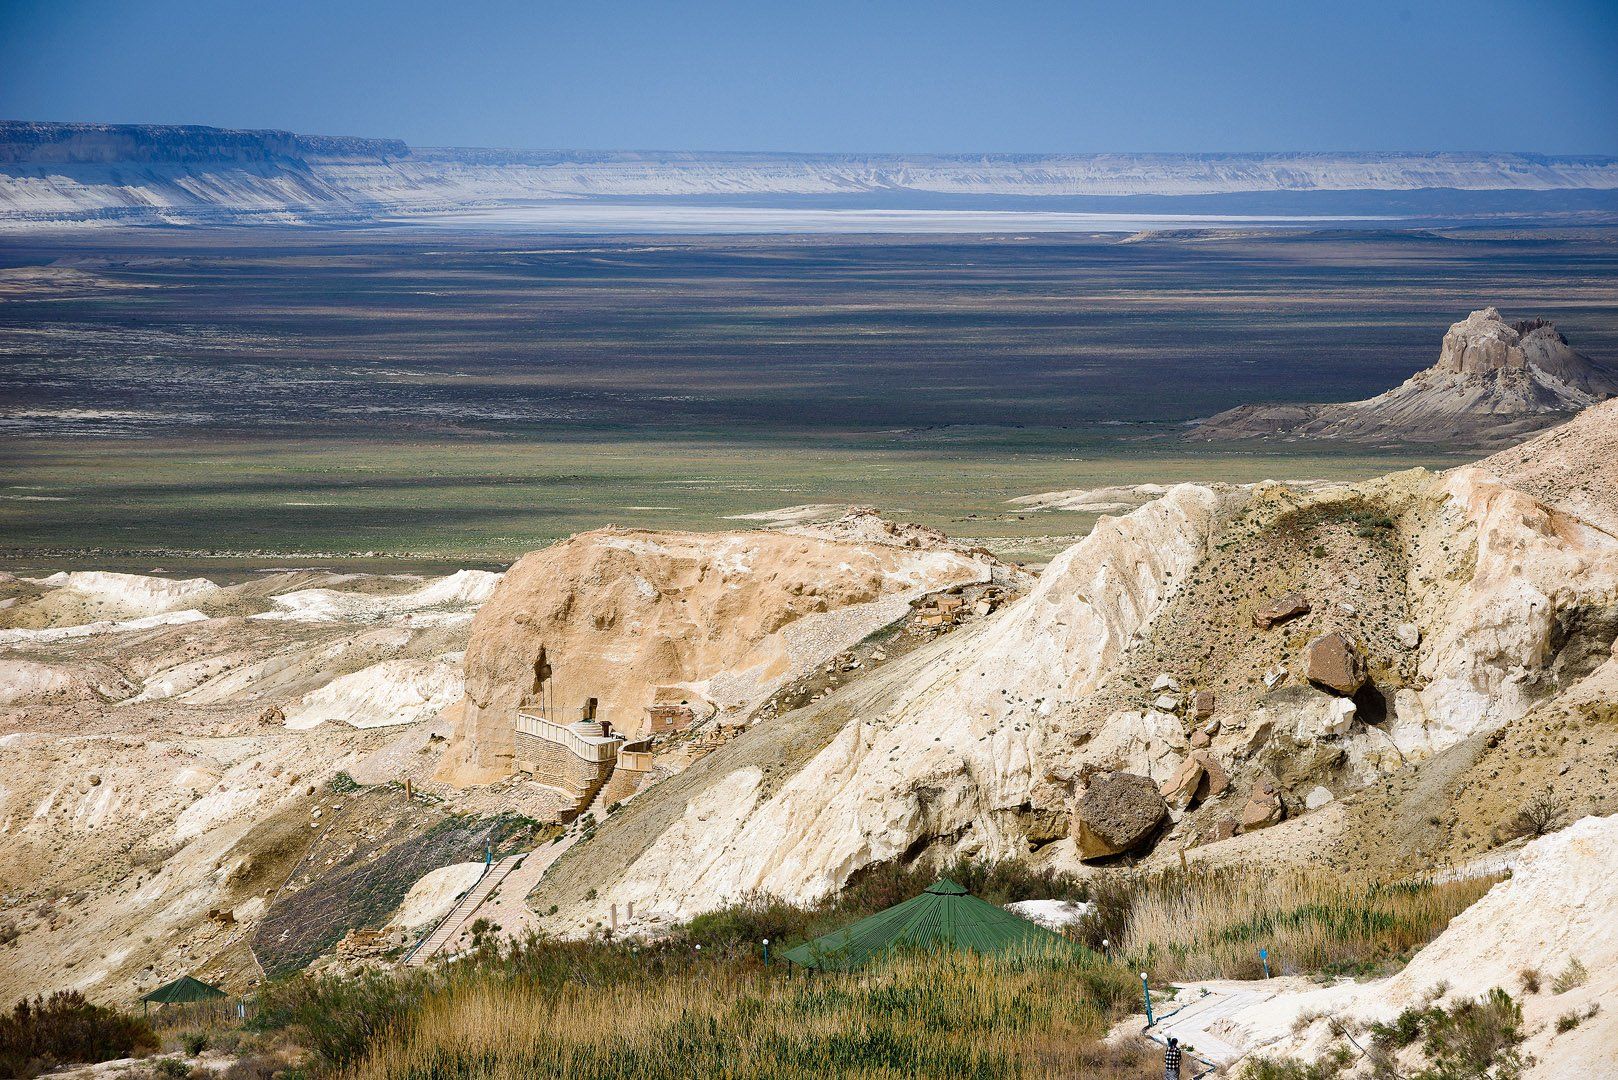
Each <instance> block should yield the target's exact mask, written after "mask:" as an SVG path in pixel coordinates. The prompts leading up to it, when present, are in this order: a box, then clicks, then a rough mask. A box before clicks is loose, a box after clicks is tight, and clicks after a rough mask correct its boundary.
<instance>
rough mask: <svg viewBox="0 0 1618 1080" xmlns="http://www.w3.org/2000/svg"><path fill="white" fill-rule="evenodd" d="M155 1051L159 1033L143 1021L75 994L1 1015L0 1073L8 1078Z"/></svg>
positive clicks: (56, 995)
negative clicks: (63, 1066) (94, 1003)
mask: <svg viewBox="0 0 1618 1080" xmlns="http://www.w3.org/2000/svg"><path fill="white" fill-rule="evenodd" d="M157 1046H158V1042H157V1034H156V1033H155V1032H154V1031H152V1028H151V1025H149V1024H147V1023H146V1022H145V1021H144V1020H142V1019H141V1018H140V1017H138V1016H130V1015H126V1014H124V1013H121V1012H118V1011H117V1010H114V1009H107V1008H103V1007H102V1006H100V1005H92V1004H90V1003H89V1002H88V1001H86V1000H85V997H84V995H83V994H80V993H79V992H78V991H76V990H61V991H58V992H56V993H54V994H52V995H51V996H50V997H48V998H47V997H36V998H34V1000H33V1001H31V1002H30V1001H28V1000H26V999H25V1000H23V1001H19V1002H17V1004H16V1006H15V1007H14V1008H13V1009H12V1010H11V1014H10V1015H9V1016H0V1070H3V1071H5V1072H6V1074H7V1075H10V1076H33V1075H35V1074H36V1073H39V1072H45V1071H48V1070H50V1069H52V1068H54V1067H55V1066H57V1065H62V1064H66V1063H68V1062H85V1063H91V1062H97V1061H111V1060H113V1059H114V1058H122V1057H134V1056H136V1055H139V1054H150V1053H153V1052H155V1051H156V1050H157Z"/></svg>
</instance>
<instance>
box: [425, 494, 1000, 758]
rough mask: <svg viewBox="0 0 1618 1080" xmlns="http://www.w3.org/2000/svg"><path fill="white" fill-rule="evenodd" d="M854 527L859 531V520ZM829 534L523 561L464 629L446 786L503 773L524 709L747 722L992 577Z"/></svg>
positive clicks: (578, 540)
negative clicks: (461, 691) (919, 613)
mask: <svg viewBox="0 0 1618 1080" xmlns="http://www.w3.org/2000/svg"><path fill="white" fill-rule="evenodd" d="M851 517H853V518H854V519H855V525H854V526H850V528H856V527H857V526H858V523H859V521H860V520H862V519H863V518H864V517H866V515H851ZM845 520H846V519H845ZM826 529H827V531H828V532H829V534H830V538H829V537H828V536H827V535H820V534H811V533H807V532H805V533H791V534H789V533H785V532H744V533H680V532H647V531H642V530H636V529H618V528H606V529H598V530H596V531H594V532H588V533H581V534H580V535H578V536H574V537H571V538H569V539H567V540H563V541H561V542H560V543H556V544H553V545H551V546H550V547H548V548H544V549H543V550H540V551H536V552H531V553H530V554H528V555H525V556H523V558H522V559H521V560H519V561H518V562H517V564H516V565H515V566H513V567H512V568H511V570H510V571H508V572H507V573H506V575H505V577H504V578H503V579H502V580H501V582H500V585H499V587H498V588H497V589H496V590H495V592H494V595H493V596H491V597H490V598H489V600H488V602H487V603H485V604H484V605H483V607H482V609H481V610H479V612H478V614H477V618H476V619H475V620H474V621H473V623H472V631H471V640H470V642H469V643H468V645H467V649H466V696H465V699H464V701H463V702H462V707H461V710H460V722H459V723H458V724H457V725H456V729H455V738H454V740H453V741H452V743H451V746H450V747H449V749H448V751H447V752H446V755H445V759H444V765H443V768H442V770H441V773H440V775H441V778H443V779H447V780H450V781H452V782H454V783H457V784H461V785H467V784H481V783H491V782H494V781H498V780H500V779H503V778H504V777H505V776H507V775H509V774H510V773H511V771H512V770H513V768H514V764H513V762H514V758H515V743H514V735H513V733H514V731H515V726H514V725H515V721H516V716H517V710H518V708H519V707H525V706H526V707H529V708H538V707H541V706H542V705H543V706H545V707H548V708H549V709H550V711H551V718H552V719H560V720H564V721H571V720H573V719H575V718H576V717H578V716H579V715H581V710H583V709H584V708H586V707H588V705H589V702H590V701H591V700H592V699H594V700H595V702H596V710H597V715H598V717H599V719H601V720H603V721H605V722H607V723H610V724H611V725H612V726H613V728H614V729H615V730H617V731H618V732H621V733H624V734H626V735H633V734H634V733H635V732H636V731H637V730H642V729H643V728H644V726H645V724H646V721H647V718H648V710H649V708H650V707H651V706H653V705H654V704H656V703H658V702H660V701H664V700H669V699H672V700H673V701H681V700H685V701H690V702H691V703H692V704H693V705H694V706H700V707H702V708H703V709H704V711H708V712H711V711H713V710H716V709H717V710H718V711H719V712H720V713H721V717H722V719H723V718H728V717H733V716H742V715H746V713H747V712H748V711H749V710H750V709H751V708H753V707H755V706H756V705H757V704H759V703H760V702H761V701H763V700H764V699H765V698H767V697H768V696H769V695H770V694H772V693H774V692H775V691H776V690H777V689H778V688H780V687H781V686H783V685H785V684H786V683H788V682H790V681H791V680H793V679H795V678H797V677H798V676H799V675H801V674H803V673H804V672H806V671H808V670H810V669H812V668H815V667H818V666H819V665H821V664H824V663H825V662H826V661H828V660H830V659H832V658H833V657H835V656H836V655H837V654H838V653H839V652H841V651H843V650H845V649H848V648H851V647H852V646H853V645H854V644H855V643H857V642H858V641H859V640H860V639H861V638H863V637H865V636H866V635H867V634H869V633H871V632H872V631H873V630H876V629H878V628H880V627H883V626H886V625H888V624H889V623H891V622H893V621H894V620H895V619H897V618H898V617H900V616H901V615H903V614H905V613H906V612H908V611H909V608H910V604H911V602H912V601H914V600H916V599H918V598H919V597H920V596H922V595H924V594H926V593H930V592H935V591H938V590H941V589H945V588H949V587H951V586H955V585H965V584H972V583H976V582H986V581H988V580H989V579H990V577H991V576H992V574H993V569H994V564H993V560H992V559H985V558H982V557H980V556H978V555H975V554H973V553H971V552H967V551H962V550H958V549H956V548H953V547H950V546H948V545H947V544H946V543H945V542H943V541H937V542H936V543H935V545H934V546H932V547H913V546H911V545H910V541H912V540H915V541H916V542H917V543H918V544H919V543H921V540H920V539H919V538H918V537H915V536H903V537H900V538H895V541H894V542H892V543H882V542H878V541H862V542H851V541H845V540H842V539H837V538H835V537H836V536H837V535H840V534H841V533H842V532H846V531H848V530H847V529H840V528H839V526H838V524H837V523H833V524H832V525H830V526H827V527H826ZM879 532H880V530H879ZM881 535H886V534H885V533H882V534H881ZM900 540H902V541H903V542H900Z"/></svg>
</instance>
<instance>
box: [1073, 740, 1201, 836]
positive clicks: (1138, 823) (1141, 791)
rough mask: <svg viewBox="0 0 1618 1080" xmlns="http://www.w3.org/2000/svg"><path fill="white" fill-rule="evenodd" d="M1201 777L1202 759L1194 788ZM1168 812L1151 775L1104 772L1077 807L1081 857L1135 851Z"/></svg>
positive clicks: (1076, 833)
mask: <svg viewBox="0 0 1618 1080" xmlns="http://www.w3.org/2000/svg"><path fill="white" fill-rule="evenodd" d="M1192 760H1193V759H1189V758H1188V759H1187V761H1188V762H1189V761H1192ZM1201 778H1202V766H1201V764H1200V763H1198V764H1197V775H1196V778H1195V779H1193V780H1191V782H1190V786H1191V788H1192V790H1193V791H1194V790H1195V788H1196V783H1197V781H1199V780H1201ZM1188 801H1189V796H1188ZM1168 813H1169V808H1168V806H1167V804H1166V803H1165V802H1164V800H1163V796H1162V795H1160V794H1159V793H1158V790H1157V785H1156V784H1154V783H1152V781H1151V778H1150V777H1146V776H1135V775H1133V774H1131V773H1113V774H1112V775H1111V776H1104V777H1102V778H1101V779H1099V780H1097V781H1096V782H1095V783H1093V784H1091V785H1090V790H1089V791H1087V792H1085V793H1084V798H1082V799H1080V800H1079V803H1078V806H1077V807H1075V808H1074V811H1073V837H1074V840H1075V841H1076V842H1077V844H1078V848H1079V857H1080V858H1081V859H1102V858H1106V857H1108V856H1111V855H1122V854H1125V853H1127V852H1131V851H1134V850H1136V849H1137V848H1139V847H1142V846H1144V845H1145V844H1146V842H1147V841H1149V840H1150V839H1152V837H1154V836H1155V835H1156V834H1157V831H1158V829H1159V828H1160V827H1161V826H1162V824H1163V822H1164V820H1165V819H1167V817H1168Z"/></svg>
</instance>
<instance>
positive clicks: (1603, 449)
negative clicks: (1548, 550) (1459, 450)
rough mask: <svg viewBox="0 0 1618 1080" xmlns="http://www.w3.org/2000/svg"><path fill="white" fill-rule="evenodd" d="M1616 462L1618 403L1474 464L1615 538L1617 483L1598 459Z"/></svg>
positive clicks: (1592, 410)
mask: <svg viewBox="0 0 1618 1080" xmlns="http://www.w3.org/2000/svg"><path fill="white" fill-rule="evenodd" d="M1615 461H1618V401H1609V402H1606V403H1604V404H1601V405H1597V406H1595V407H1593V408H1589V409H1586V410H1584V411H1583V412H1582V413H1580V414H1579V415H1578V416H1576V417H1575V418H1574V419H1572V420H1570V421H1568V422H1567V423H1565V424H1563V425H1562V426H1561V427H1558V428H1553V429H1552V430H1550V431H1547V432H1545V434H1543V435H1541V436H1539V437H1538V438H1535V439H1530V440H1529V441H1527V442H1525V443H1522V444H1521V445H1518V446H1513V447H1511V448H1510V449H1509V450H1502V451H1500V452H1499V453H1497V454H1495V455H1494V456H1493V457H1488V458H1485V459H1483V460H1482V461H1480V462H1478V468H1480V469H1483V470H1484V471H1485V472H1487V473H1489V474H1491V475H1493V476H1497V477H1499V478H1500V479H1501V480H1503V481H1505V482H1506V484H1508V485H1509V486H1511V487H1514V488H1516V489H1517V490H1518V491H1521V492H1523V493H1525V494H1528V495H1532V496H1533V497H1534V498H1536V499H1538V500H1539V501H1540V502H1542V503H1545V504H1546V505H1547V506H1552V507H1555V508H1556V509H1558V510H1561V511H1562V512H1563V513H1567V514H1572V515H1573V516H1574V517H1577V518H1579V519H1581V520H1583V521H1586V522H1588V523H1590V524H1591V525H1594V526H1595V527H1596V528H1598V529H1601V530H1602V531H1603V532H1607V533H1610V534H1611V535H1613V536H1618V483H1615V482H1614V478H1613V476H1612V470H1611V469H1610V468H1606V469H1604V468H1602V467H1601V465H1602V463H1604V462H1606V463H1610V462H1615Z"/></svg>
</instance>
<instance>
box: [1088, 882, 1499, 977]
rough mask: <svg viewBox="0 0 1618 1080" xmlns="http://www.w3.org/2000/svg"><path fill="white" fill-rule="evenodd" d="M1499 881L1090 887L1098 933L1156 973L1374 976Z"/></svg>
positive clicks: (1121, 884) (1113, 884) (1111, 884)
mask: <svg viewBox="0 0 1618 1080" xmlns="http://www.w3.org/2000/svg"><path fill="white" fill-rule="evenodd" d="M1498 880H1500V879H1499V878H1496V877H1490V878H1476V879H1471V880H1466V881H1451V882H1444V883H1441V884H1434V883H1430V882H1411V883H1400V884H1392V885H1389V884H1378V883H1375V882H1371V881H1363V880H1355V879H1354V878H1352V877H1347V876H1343V875H1337V874H1327V873H1321V872H1319V871H1309V872H1305V871H1283V872H1276V871H1271V870H1263V869H1258V868H1248V869H1228V868H1226V869H1193V870H1190V871H1181V870H1176V871H1171V872H1168V873H1162V874H1155V875H1151V876H1139V877H1134V878H1128V879H1122V878H1120V879H1110V880H1108V879H1104V880H1102V881H1099V882H1097V883H1096V884H1095V885H1094V886H1093V896H1094V899H1095V902H1096V904H1097V908H1098V917H1097V920H1096V922H1095V924H1094V925H1093V927H1092V928H1091V929H1090V931H1089V932H1090V934H1091V935H1093V936H1096V937H1100V936H1106V937H1109V938H1110V939H1111V940H1112V941H1114V942H1116V943H1118V946H1119V948H1120V950H1121V952H1122V955H1123V956H1124V957H1127V958H1129V959H1130V961H1131V962H1132V963H1136V964H1139V965H1140V966H1141V967H1142V968H1143V969H1144V970H1148V971H1150V972H1152V974H1153V975H1154V977H1157V978H1162V979H1241V978H1258V977H1261V976H1262V975H1263V974H1264V969H1263V962H1262V960H1261V959H1260V958H1259V950H1260V949H1266V950H1268V952H1269V958H1270V968H1271V971H1272V973H1274V974H1277V975H1279V974H1283V973H1285V974H1294V973H1327V974H1351V975H1360V974H1370V973H1372V972H1374V971H1376V970H1378V969H1379V968H1381V967H1384V966H1387V965H1390V964H1394V963H1398V962H1401V961H1402V960H1404V959H1407V958H1408V956H1409V954H1410V953H1411V952H1412V951H1413V950H1415V949H1417V948H1419V947H1420V946H1422V945H1424V944H1426V943H1427V942H1429V941H1431V940H1432V939H1433V938H1434V937H1436V936H1437V935H1438V934H1439V933H1440V932H1441V931H1442V930H1443V929H1444V927H1446V926H1448V925H1449V922H1450V920H1451V919H1453V918H1454V917H1455V916H1456V915H1459V914H1460V913H1461V912H1462V911H1464V910H1465V909H1466V908H1467V907H1468V906H1470V905H1471V904H1472V903H1473V901H1475V900H1477V899H1478V898H1479V897H1480V896H1482V895H1483V894H1484V893H1485V892H1487V891H1488V890H1489V888H1490V886H1492V885H1493V884H1494V883H1495V882H1496V881H1498Z"/></svg>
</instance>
